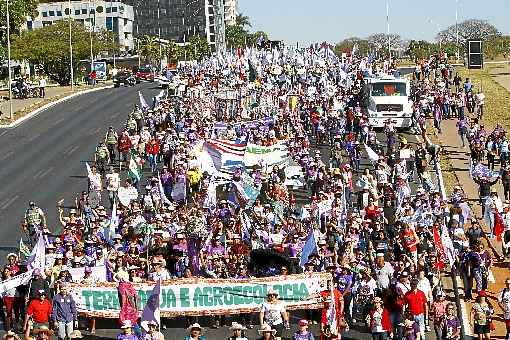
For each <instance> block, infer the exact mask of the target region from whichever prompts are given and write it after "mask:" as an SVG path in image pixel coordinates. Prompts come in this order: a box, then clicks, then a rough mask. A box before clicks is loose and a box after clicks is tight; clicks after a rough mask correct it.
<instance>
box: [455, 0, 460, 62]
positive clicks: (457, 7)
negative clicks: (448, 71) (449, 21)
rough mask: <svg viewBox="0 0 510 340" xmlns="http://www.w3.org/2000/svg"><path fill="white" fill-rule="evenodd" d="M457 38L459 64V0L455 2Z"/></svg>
mask: <svg viewBox="0 0 510 340" xmlns="http://www.w3.org/2000/svg"><path fill="white" fill-rule="evenodd" d="M455 36H456V39H457V56H456V59H457V62H458V61H459V57H460V51H459V0H455Z"/></svg>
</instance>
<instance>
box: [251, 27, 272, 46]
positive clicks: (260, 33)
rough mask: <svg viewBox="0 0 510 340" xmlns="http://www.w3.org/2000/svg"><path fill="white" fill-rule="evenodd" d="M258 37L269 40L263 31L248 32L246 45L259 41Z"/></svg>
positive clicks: (252, 44)
mask: <svg viewBox="0 0 510 340" xmlns="http://www.w3.org/2000/svg"><path fill="white" fill-rule="evenodd" d="M259 39H261V40H263V41H269V35H268V34H267V33H266V32H264V31H257V32H255V33H248V36H247V45H248V46H255V45H257V43H258V42H259Z"/></svg>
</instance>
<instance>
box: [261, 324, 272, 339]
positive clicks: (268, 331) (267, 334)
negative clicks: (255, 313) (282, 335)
mask: <svg viewBox="0 0 510 340" xmlns="http://www.w3.org/2000/svg"><path fill="white" fill-rule="evenodd" d="M258 332H259V334H260V335H261V337H260V338H258V339H257V340H274V339H275V336H276V331H275V330H274V329H272V328H271V326H269V325H268V324H263V325H262V326H261V327H260V329H259V330H258Z"/></svg>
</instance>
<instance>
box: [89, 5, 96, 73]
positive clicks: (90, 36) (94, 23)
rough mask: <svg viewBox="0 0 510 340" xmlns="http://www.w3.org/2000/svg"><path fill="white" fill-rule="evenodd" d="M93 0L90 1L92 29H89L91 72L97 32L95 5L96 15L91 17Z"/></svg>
mask: <svg viewBox="0 0 510 340" xmlns="http://www.w3.org/2000/svg"><path fill="white" fill-rule="evenodd" d="M92 1H93V0H91V1H89V8H88V10H89V20H90V31H89V38H90V72H92V71H93V70H94V48H93V35H94V33H95V26H96V9H95V7H94V6H92V8H94V16H93V17H92V18H91V17H90V4H91V2H92Z"/></svg>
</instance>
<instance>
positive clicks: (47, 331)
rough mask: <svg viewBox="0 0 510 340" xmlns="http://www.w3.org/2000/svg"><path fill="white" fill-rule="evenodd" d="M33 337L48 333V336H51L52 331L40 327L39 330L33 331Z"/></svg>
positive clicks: (46, 327)
mask: <svg viewBox="0 0 510 340" xmlns="http://www.w3.org/2000/svg"><path fill="white" fill-rule="evenodd" d="M33 333H34V335H37V334H39V333H48V335H50V336H51V335H53V331H52V330H51V329H49V328H48V326H45V325H42V326H39V328H36V329H34V331H33Z"/></svg>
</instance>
